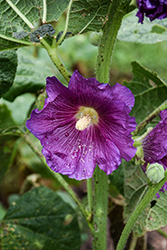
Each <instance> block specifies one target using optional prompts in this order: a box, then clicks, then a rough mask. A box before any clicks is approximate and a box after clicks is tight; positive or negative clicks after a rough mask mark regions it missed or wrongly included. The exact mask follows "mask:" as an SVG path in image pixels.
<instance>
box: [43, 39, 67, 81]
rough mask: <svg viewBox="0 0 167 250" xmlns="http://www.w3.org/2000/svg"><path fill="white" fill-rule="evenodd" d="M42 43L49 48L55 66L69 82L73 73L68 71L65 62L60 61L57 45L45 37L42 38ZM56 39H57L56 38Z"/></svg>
mask: <svg viewBox="0 0 167 250" xmlns="http://www.w3.org/2000/svg"><path fill="white" fill-rule="evenodd" d="M40 40H41V43H42V45H43V46H44V47H45V49H46V50H47V52H48V54H49V56H50V58H51V60H52V62H53V63H54V64H55V66H56V67H57V68H58V70H59V71H60V73H61V74H62V76H63V77H64V79H65V80H66V81H67V82H69V80H70V78H71V74H70V73H69V72H68V71H67V69H66V68H65V66H64V65H63V63H62V62H61V61H60V59H59V57H58V54H57V47H53V46H50V45H49V44H48V43H47V42H46V41H45V39H44V38H41V39H40ZM54 41H55V40H54Z"/></svg>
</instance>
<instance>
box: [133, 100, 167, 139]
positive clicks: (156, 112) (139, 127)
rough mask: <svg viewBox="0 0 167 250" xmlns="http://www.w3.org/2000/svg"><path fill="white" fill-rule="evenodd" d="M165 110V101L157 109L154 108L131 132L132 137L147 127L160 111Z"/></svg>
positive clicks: (166, 105)
mask: <svg viewBox="0 0 167 250" xmlns="http://www.w3.org/2000/svg"><path fill="white" fill-rule="evenodd" d="M166 108H167V100H166V101H164V102H163V103H162V104H161V105H160V106H159V107H158V108H156V109H155V110H154V111H153V112H152V113H151V114H150V115H149V116H147V117H146V118H145V119H144V120H143V121H142V122H141V123H140V124H139V125H138V126H137V128H136V130H135V131H134V132H132V135H133V136H136V135H138V134H139V132H140V131H141V130H142V129H143V128H145V127H146V126H147V124H149V123H150V122H151V121H152V120H153V119H154V118H155V117H156V116H157V115H158V114H159V112H160V111H161V110H164V109H166Z"/></svg>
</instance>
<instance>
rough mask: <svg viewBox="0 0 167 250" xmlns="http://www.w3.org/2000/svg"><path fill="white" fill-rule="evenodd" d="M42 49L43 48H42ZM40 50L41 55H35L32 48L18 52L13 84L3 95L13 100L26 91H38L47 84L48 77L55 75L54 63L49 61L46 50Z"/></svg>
mask: <svg viewBox="0 0 167 250" xmlns="http://www.w3.org/2000/svg"><path fill="white" fill-rule="evenodd" d="M41 50H42V49H41ZM41 50H40V51H39V54H40V55H39V57H34V56H33V55H32V51H31V49H30V48H22V49H19V50H18V51H17V53H18V68H17V72H16V77H15V80H14V84H13V86H12V87H11V88H10V90H9V91H8V92H7V93H6V94H5V95H3V98H5V99H6V100H8V101H13V100H14V99H15V98H16V97H17V96H19V95H22V94H24V93H27V92H29V93H37V92H38V91H39V90H40V89H42V88H43V87H45V85H46V77H48V76H53V75H54V71H53V69H52V65H53V64H52V63H51V62H48V61H47V55H46V52H45V51H44V50H42V51H41Z"/></svg>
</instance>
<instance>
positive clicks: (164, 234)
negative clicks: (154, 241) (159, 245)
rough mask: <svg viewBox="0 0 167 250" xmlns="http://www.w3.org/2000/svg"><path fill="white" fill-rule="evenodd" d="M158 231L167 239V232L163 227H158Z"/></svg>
mask: <svg viewBox="0 0 167 250" xmlns="http://www.w3.org/2000/svg"><path fill="white" fill-rule="evenodd" d="M157 232H158V233H159V234H160V235H162V236H163V237H164V238H166V239H167V233H166V232H164V231H163V230H162V229H158V230H157Z"/></svg>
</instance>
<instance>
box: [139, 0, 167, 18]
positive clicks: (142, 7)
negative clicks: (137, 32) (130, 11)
mask: <svg viewBox="0 0 167 250" xmlns="http://www.w3.org/2000/svg"><path fill="white" fill-rule="evenodd" d="M137 5H138V8H139V10H138V12H137V15H136V16H138V18H139V23H143V20H144V14H145V16H147V17H149V19H150V21H153V20H154V19H163V18H166V17H167V0H137Z"/></svg>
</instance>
